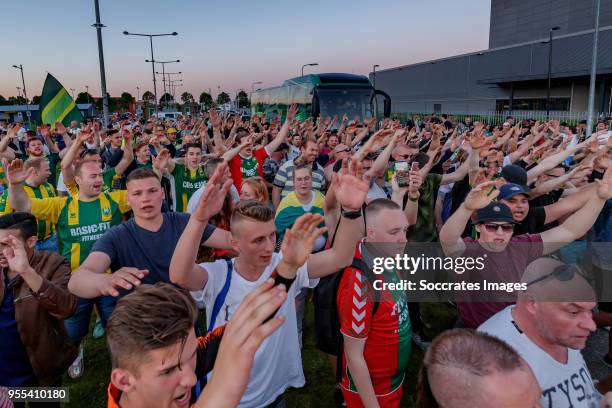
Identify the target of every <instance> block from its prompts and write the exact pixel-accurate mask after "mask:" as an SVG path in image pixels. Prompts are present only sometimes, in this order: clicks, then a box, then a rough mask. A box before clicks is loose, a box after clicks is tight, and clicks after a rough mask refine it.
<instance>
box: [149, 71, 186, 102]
mask: <svg viewBox="0 0 612 408" xmlns="http://www.w3.org/2000/svg"><path fill="white" fill-rule="evenodd" d="M155 73H156V74H158V75H162V78H163V79H164V83H166V84H168V86H167V90H166V91H167V93H170V94H172V89H171V88H170V84H171V80H170V79H171V78H170V75H179V74H182V73H183V72H182V71H179V72H157V71H156V72H155ZM166 75H168V79H166ZM162 98H163V96H162ZM166 108H168V101H167V100H166Z"/></svg>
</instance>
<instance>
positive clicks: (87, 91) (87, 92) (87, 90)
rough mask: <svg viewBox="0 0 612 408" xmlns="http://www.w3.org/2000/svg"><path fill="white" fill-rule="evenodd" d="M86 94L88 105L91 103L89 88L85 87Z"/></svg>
mask: <svg viewBox="0 0 612 408" xmlns="http://www.w3.org/2000/svg"><path fill="white" fill-rule="evenodd" d="M85 93H86V94H87V103H89V86H87V85H85Z"/></svg>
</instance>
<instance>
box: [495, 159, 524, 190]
mask: <svg viewBox="0 0 612 408" xmlns="http://www.w3.org/2000/svg"><path fill="white" fill-rule="evenodd" d="M501 177H503V178H504V180H506V182H508V183H514V184H520V185H521V186H523V187H525V188H526V189H527V190H529V189H528V187H527V172H526V171H525V169H524V168H522V167H521V166H517V165H516V164H509V165H507V166H504V167H502V170H501Z"/></svg>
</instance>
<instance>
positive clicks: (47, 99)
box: [38, 74, 83, 126]
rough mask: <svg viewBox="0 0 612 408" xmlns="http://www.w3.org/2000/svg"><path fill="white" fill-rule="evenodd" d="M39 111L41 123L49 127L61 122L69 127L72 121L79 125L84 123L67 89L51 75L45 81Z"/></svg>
mask: <svg viewBox="0 0 612 408" xmlns="http://www.w3.org/2000/svg"><path fill="white" fill-rule="evenodd" d="M38 109H39V113H40V121H41V122H42V123H44V124H47V125H53V124H54V123H55V122H61V123H62V124H63V125H65V126H68V125H69V124H70V121H73V120H76V121H77V122H79V123H81V122H82V121H83V115H82V114H81V111H79V108H78V107H77V106H76V103H74V100H72V97H71V96H70V94H69V93H68V91H66V88H64V87H63V86H62V84H60V83H59V81H58V80H57V79H55V77H54V76H53V75H51V74H47V79H45V85H44V86H43V91H42V95H40V105H39V108H38Z"/></svg>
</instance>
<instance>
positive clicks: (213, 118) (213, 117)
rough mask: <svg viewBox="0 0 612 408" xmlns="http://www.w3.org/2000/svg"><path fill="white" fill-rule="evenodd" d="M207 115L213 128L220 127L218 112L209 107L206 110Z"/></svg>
mask: <svg viewBox="0 0 612 408" xmlns="http://www.w3.org/2000/svg"><path fill="white" fill-rule="evenodd" d="M208 116H209V118H210V123H211V124H212V126H213V128H214V129H219V128H221V117H219V114H218V113H217V111H216V110H215V109H214V108H210V109H209V110H208Z"/></svg>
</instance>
